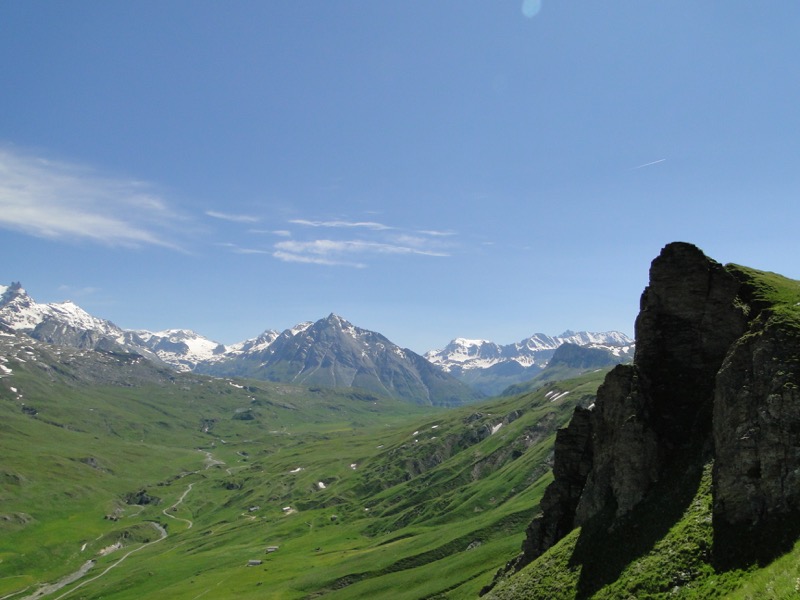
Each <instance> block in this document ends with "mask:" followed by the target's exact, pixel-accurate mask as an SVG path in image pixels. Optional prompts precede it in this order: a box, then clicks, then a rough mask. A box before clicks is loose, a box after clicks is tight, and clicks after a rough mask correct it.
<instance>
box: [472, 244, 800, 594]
mask: <svg viewBox="0 0 800 600" xmlns="http://www.w3.org/2000/svg"><path fill="white" fill-rule="evenodd" d="M798 307H800V283H798V282H794V281H791V280H787V279H784V278H781V277H780V276H777V275H774V274H765V273H761V272H757V271H753V270H747V269H744V268H741V267H737V266H735V265H727V266H722V265H721V264H719V263H717V262H716V261H713V260H711V259H709V258H707V257H706V256H705V255H704V254H703V253H702V251H700V250H699V249H698V248H696V247H695V246H692V245H691V244H685V243H673V244H670V245H668V246H666V247H665V248H664V249H663V250H662V252H661V254H660V255H659V256H658V257H657V258H656V259H655V260H654V261H653V263H652V266H651V269H650V284H649V285H648V287H647V288H646V289H645V291H644V293H643V294H642V298H641V303H640V313H639V316H638V318H637V320H636V354H635V358H634V363H633V365H621V366H618V367H616V368H615V369H614V370H613V371H611V372H610V373H609V374H608V376H607V377H606V380H605V382H604V383H603V385H602V386H601V387H600V389H599V390H598V395H597V401H596V403H595V407H594V409H593V410H592V411H591V412H589V411H585V410H576V412H575V415H574V416H573V421H572V422H571V423H570V425H569V426H568V427H567V428H566V429H564V430H562V431H560V432H559V435H558V438H557V441H556V446H555V467H554V481H553V483H552V484H551V485H550V486H549V487H548V489H547V490H546V492H545V494H544V497H543V499H542V502H541V505H540V507H541V510H542V513H541V514H540V515H539V516H538V517H536V519H535V520H534V521H533V522H532V523H531V525H530V526H529V528H528V532H527V533H528V535H527V539H526V540H525V542H524V544H523V548H522V553H521V554H520V556H519V557H518V558H517V559H515V560H514V561H511V562H510V563H509V564H508V565H507V566H506V568H505V570H504V571H501V572H500V573H498V577H501V576H503V575H505V574H509V573H513V572H516V571H518V570H519V569H521V568H522V567H524V566H525V565H527V564H528V563H530V562H531V561H532V560H534V559H535V558H536V557H538V556H539V555H541V554H543V553H544V552H545V551H546V550H547V549H548V548H550V547H551V546H552V545H553V544H555V543H556V542H557V541H558V540H560V539H561V538H562V537H564V536H565V535H566V534H567V533H569V532H570V531H571V530H572V529H573V528H574V527H577V526H581V525H585V524H587V523H589V522H590V521H591V520H592V519H595V518H599V515H606V516H605V517H603V518H604V519H607V520H606V521H605V525H604V527H607V528H608V529H609V530H613V529H614V528H615V527H616V523H618V522H619V523H621V522H623V520H624V519H625V517H626V516H627V515H629V514H631V511H633V509H634V508H635V507H636V506H637V505H639V504H640V503H641V502H642V500H644V499H645V498H646V497H647V495H648V493H649V492H650V491H651V490H652V489H653V487H654V486H655V485H656V484H657V483H659V482H661V481H662V478H666V477H668V475H667V474H668V473H675V472H676V470H680V467H681V465H682V464H683V462H682V461H693V460H697V459H699V458H698V457H701V456H702V457H705V458H708V459H713V461H714V471H713V498H714V500H713V501H714V538H715V543H714V557H715V561H716V562H717V563H718V564H719V565H721V566H730V565H738V564H746V563H748V561H750V562H752V561H755V560H762V559H764V558H765V557H769V556H771V555H772V556H774V554H775V553H776V552H780V551H781V549H784V550H785V549H786V548H785V546H786V544H789V543H791V542H793V541H794V540H796V538H797V536H798V535H799V534H800V518H798V517H800V508H798V507H800V392H799V391H798V390H800V314H798V313H800V308H798ZM705 458H704V459H705ZM662 483H663V482H662ZM792 524H797V525H792ZM781 544H783V545H781ZM497 579H498V578H496V581H497ZM490 587H491V586H490ZM485 591H486V590H485Z"/></svg>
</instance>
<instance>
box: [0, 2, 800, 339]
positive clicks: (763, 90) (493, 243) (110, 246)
mask: <svg viewBox="0 0 800 600" xmlns="http://www.w3.org/2000/svg"><path fill="white" fill-rule="evenodd" d="M798 31H800V3H797V2H795V1H794V0H791V1H790V0H778V1H775V2H770V3H754V2H744V1H739V0H732V1H730V2H724V3H723V2H697V1H696V0H692V1H684V0H652V1H647V2H643V1H642V0H625V1H622V0H608V1H604V2H578V1H574V2H573V1H568V0H541V2H535V1H532V0H526V1H525V2H521V1H519V0H508V1H506V0H493V1H491V2H487V1H486V0H457V1H456V0H437V1H436V2H431V1H430V0H410V1H406V2H375V1H372V0H360V1H355V0H335V1H326V2H323V1H322V0H314V1H311V0H292V1H291V2H288V1H286V2H284V1H280V2H279V1H272V2H266V1H263V2H241V1H238V2H237V1H232V2H225V3H221V2H212V1H203V0H193V1H191V2H189V1H180V2H178V1H163V0H160V1H158V2H151V1H141V2H128V3H123V2H68V3H67V2H44V1H28V0H25V1H22V0H5V1H4V2H2V3H0V73H2V82H3V83H2V85H3V92H2V93H0V115H2V117H0V252H2V256H3V257H4V258H5V260H4V261H3V269H2V272H3V273H4V274H5V275H4V276H3V277H2V282H3V283H5V284H8V283H9V282H10V281H16V280H20V281H22V283H23V285H24V286H25V287H26V289H28V291H29V292H30V293H31V295H32V296H33V297H34V298H35V299H36V300H38V301H40V302H51V301H60V300H65V299H72V300H74V301H75V302H77V303H78V304H79V305H81V306H83V307H84V308H85V309H86V310H88V311H89V312H91V313H93V314H95V315H97V316H100V317H103V318H107V319H110V320H112V321H114V322H115V323H116V324H118V325H120V326H122V327H126V328H147V329H151V330H158V329H164V328H169V327H180V328H190V329H194V330H196V331H198V332H200V333H202V334H204V335H206V336H208V337H210V338H212V339H215V340H217V341H221V342H225V343H230V342H234V341H239V340H242V339H245V338H248V337H253V336H255V335H257V334H258V333H260V332H261V331H263V330H264V329H268V328H271V329H283V328H286V327H290V326H292V325H294V324H295V323H297V322H300V321H305V320H316V319H319V318H322V317H324V316H326V315H327V314H328V313H330V312H336V313H337V314H340V315H341V316H343V317H345V318H346V319H348V320H350V321H351V322H353V323H354V324H356V325H358V326H360V327H364V328H367V329H372V330H376V331H380V332H381V333H383V334H384V335H386V336H387V337H389V339H391V340H392V341H394V342H395V343H397V344H400V345H401V346H404V347H409V348H411V349H413V350H416V351H418V352H424V351H426V350H429V349H432V348H436V347H441V346H443V345H444V344H446V343H447V342H448V341H449V340H450V339H451V338H454V337H458V336H462V337H472V338H486V339H491V340H493V341H496V342H499V343H509V342H513V341H518V340H520V339H522V338H524V337H526V336H528V335H530V334H532V333H534V332H543V333H549V334H558V333H561V332H562V331H563V330H564V329H567V328H571V329H576V330H578V329H587V330H594V331H600V330H610V329H618V330H621V331H624V332H626V333H629V334H632V333H633V321H634V319H635V316H636V312H637V310H638V301H639V295H640V293H641V291H642V289H643V287H644V286H645V285H646V283H647V270H648V267H649V263H650V261H651V260H652V259H653V258H654V257H655V256H656V255H657V254H658V252H659V250H660V249H661V247H663V246H664V245H665V244H666V243H668V242H670V241H674V240H683V241H690V242H693V243H695V244H697V245H698V246H700V247H701V248H702V249H704V250H705V251H706V253H707V254H709V255H710V256H712V257H713V258H716V259H717V260H720V261H721V262H738V263H742V264H747V265H750V266H753V267H757V268H762V269H767V270H772V271H777V272H780V273H783V274H785V275H787V276H790V277H794V278H800V264H798V256H800V235H798V231H799V229H800V227H799V226H798V223H799V222H800V219H798V217H799V216H800V214H799V213H800V208H798V207H800V202H798V192H800V109H798V107H800V71H799V70H798V60H800V35H798V34H797V32H798Z"/></svg>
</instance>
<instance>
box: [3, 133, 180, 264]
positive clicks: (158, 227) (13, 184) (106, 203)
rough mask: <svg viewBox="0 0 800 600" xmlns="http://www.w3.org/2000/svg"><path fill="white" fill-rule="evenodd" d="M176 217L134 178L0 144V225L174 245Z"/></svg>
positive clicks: (60, 235) (115, 242)
mask: <svg viewBox="0 0 800 600" xmlns="http://www.w3.org/2000/svg"><path fill="white" fill-rule="evenodd" d="M180 220H181V218H180V217H179V216H178V214H177V213H176V212H175V211H173V210H172V209H171V208H170V207H169V206H168V205H167V203H166V202H165V201H164V200H163V199H162V198H161V197H160V196H159V195H158V194H157V193H155V192H154V191H153V189H152V186H151V185H149V184H147V183H145V182H142V181H137V180H132V179H123V178H113V177H106V176H103V175H100V174H98V173H96V172H95V171H93V170H91V169H88V168H86V167H83V166H79V165H75V164H70V163H66V162H59V161H52V160H47V159H43V158H40V157H36V156H31V155H27V154H23V153H20V152H18V151H15V150H14V149H9V148H0V227H3V228H6V229H13V230H16V231H21V232H23V233H26V234H28V235H32V236H35V237H42V238H50V239H70V240H87V241H90V242H94V243H99V244H103V245H108V246H128V247H139V246H145V245H151V246H163V247H167V248H172V249H180V247H179V246H178V244H177V243H176V242H175V241H174V235H173V234H174V224H175V222H177V221H180Z"/></svg>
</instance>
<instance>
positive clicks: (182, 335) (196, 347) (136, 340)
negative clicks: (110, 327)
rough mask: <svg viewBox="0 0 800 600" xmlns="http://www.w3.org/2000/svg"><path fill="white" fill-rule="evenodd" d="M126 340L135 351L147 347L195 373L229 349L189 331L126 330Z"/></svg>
mask: <svg viewBox="0 0 800 600" xmlns="http://www.w3.org/2000/svg"><path fill="white" fill-rule="evenodd" d="M125 340H126V342H127V344H128V346H130V347H131V348H133V349H137V348H142V347H144V348H147V349H148V350H150V351H151V352H153V353H154V354H155V355H156V356H158V358H159V359H160V360H161V361H163V362H165V363H166V364H168V365H170V366H171V367H173V368H175V369H176V370H178V371H193V370H194V368H195V367H196V366H197V364H198V363H200V362H203V361H213V360H215V359H217V358H220V357H222V356H224V355H225V353H226V352H227V348H226V347H225V346H224V345H223V344H220V343H219V342H215V341H213V340H210V339H208V338H206V337H203V336H202V335H200V334H198V333H195V332H194V331H191V330H189V329H167V330H165V331H158V332H155V333H154V332H152V331H127V332H126V333H125Z"/></svg>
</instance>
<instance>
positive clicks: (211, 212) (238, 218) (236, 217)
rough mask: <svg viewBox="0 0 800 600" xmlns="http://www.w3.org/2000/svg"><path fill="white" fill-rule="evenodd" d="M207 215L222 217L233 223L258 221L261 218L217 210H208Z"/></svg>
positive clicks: (215, 217)
mask: <svg viewBox="0 0 800 600" xmlns="http://www.w3.org/2000/svg"><path fill="white" fill-rule="evenodd" d="M206 215H207V216H209V217H213V218H214V219H221V220H223V221H232V222H233V223H258V222H259V221H260V220H261V219H259V218H258V217H254V216H252V215H232V214H228V213H223V212H219V211H216V210H207V211H206Z"/></svg>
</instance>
